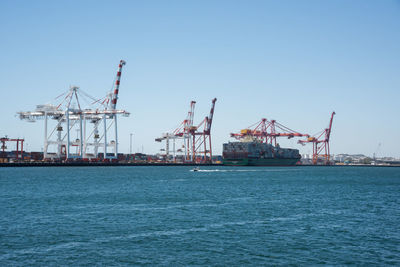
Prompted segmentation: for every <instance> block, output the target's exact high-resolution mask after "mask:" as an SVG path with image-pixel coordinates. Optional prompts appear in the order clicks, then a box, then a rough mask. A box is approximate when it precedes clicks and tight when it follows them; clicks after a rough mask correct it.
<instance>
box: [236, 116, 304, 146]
mask: <svg viewBox="0 0 400 267" xmlns="http://www.w3.org/2000/svg"><path fill="white" fill-rule="evenodd" d="M309 136H310V135H308V134H302V133H299V132H297V131H294V130H292V129H290V128H288V127H286V126H284V125H282V124H280V123H278V122H277V121H276V120H271V121H269V120H267V119H266V118H262V119H261V121H259V122H257V123H255V124H253V125H251V126H249V127H247V128H246V129H242V130H241V131H240V132H239V133H231V137H233V138H235V139H238V140H249V141H252V140H258V141H259V142H262V143H267V144H271V145H274V146H276V145H277V143H276V138H277V137H287V138H288V139H290V138H293V137H309Z"/></svg>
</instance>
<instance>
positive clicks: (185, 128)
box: [155, 98, 217, 163]
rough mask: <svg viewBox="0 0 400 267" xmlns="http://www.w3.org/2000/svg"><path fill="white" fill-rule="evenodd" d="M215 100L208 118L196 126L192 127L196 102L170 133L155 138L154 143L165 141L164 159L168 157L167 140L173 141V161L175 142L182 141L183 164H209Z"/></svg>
mask: <svg viewBox="0 0 400 267" xmlns="http://www.w3.org/2000/svg"><path fill="white" fill-rule="evenodd" d="M216 101H217V99H216V98H214V99H213V100H212V104H211V110H210V114H209V116H206V117H205V119H204V120H203V121H202V122H201V123H200V124H199V125H197V126H194V123H193V121H194V108H195V105H196V101H191V102H190V109H189V112H188V115H187V118H186V119H185V120H184V121H182V123H181V124H180V125H179V126H178V128H176V129H175V130H174V131H173V132H171V133H165V134H163V135H162V137H159V138H156V139H155V141H157V142H161V141H164V140H165V141H166V148H165V151H166V158H167V160H168V157H169V152H170V149H169V140H173V141H174V143H173V145H174V146H173V153H174V157H173V158H174V161H175V140H176V139H182V140H183V149H184V153H185V155H184V161H185V162H192V163H194V162H201V163H205V162H211V160H212V147H211V126H212V120H213V117H214V109H215V102H216Z"/></svg>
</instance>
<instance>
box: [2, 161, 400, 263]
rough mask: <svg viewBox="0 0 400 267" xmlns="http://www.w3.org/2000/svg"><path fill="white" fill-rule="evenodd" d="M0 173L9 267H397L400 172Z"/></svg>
mask: <svg viewBox="0 0 400 267" xmlns="http://www.w3.org/2000/svg"><path fill="white" fill-rule="evenodd" d="M192 168H193V167H172V166H171V167H35V168H1V169H0V265H1V266H8V265H17V266H18V265H19V266H33V265H51V266H57V265H74V266H75V265H88V266H91V265H110V266H113V265H149V266H154V265H162V266H191V265H196V266H203V265H206V266H210V265H218V266H251V265H254V266H257V265H288V264H294V265H316V264H328V265H352V264H355V265H386V264H393V265H400V168H378V167H281V168H279V167H257V168H254V167H253V168H252V167H201V168H200V171H195V172H194V171H191V170H192Z"/></svg>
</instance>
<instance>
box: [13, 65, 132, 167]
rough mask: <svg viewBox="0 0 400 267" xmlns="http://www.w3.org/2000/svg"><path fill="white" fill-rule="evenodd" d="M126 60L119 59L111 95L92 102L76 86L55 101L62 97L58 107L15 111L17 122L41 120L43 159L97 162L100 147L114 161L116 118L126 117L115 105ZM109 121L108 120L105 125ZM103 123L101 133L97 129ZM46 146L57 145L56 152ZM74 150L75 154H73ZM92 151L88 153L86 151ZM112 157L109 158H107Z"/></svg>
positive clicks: (115, 152) (44, 106)
mask: <svg viewBox="0 0 400 267" xmlns="http://www.w3.org/2000/svg"><path fill="white" fill-rule="evenodd" d="M124 65H125V61H123V60H121V61H120V62H119V65H118V71H117V75H116V78H115V84H114V85H113V88H112V92H111V93H109V94H107V96H106V97H105V98H104V99H103V100H101V99H95V98H94V97H92V96H90V95H88V94H87V93H85V92H84V91H83V90H81V89H80V88H79V87H77V86H71V87H70V89H69V91H67V92H65V93H63V94H61V95H60V96H58V97H57V98H56V99H59V98H61V97H64V98H63V99H62V101H61V103H59V104H58V105H51V104H46V105H38V106H37V107H36V109H35V110H34V111H28V112H18V114H19V117H20V119H23V120H28V121H35V120H37V119H44V151H43V156H44V159H45V160H46V159H56V160H59V159H66V160H71V159H88V158H90V159H93V160H97V159H98V157H99V156H98V155H99V153H98V150H99V148H103V155H104V156H103V158H104V159H105V160H109V159H116V158H117V155H118V127H117V115H120V114H122V115H123V116H129V112H127V111H125V110H117V109H116V104H117V99H118V91H119V85H120V79H121V71H122V67H123V66H124ZM80 98H83V99H85V98H86V100H88V99H89V101H86V102H92V106H93V105H94V104H96V105H97V106H96V107H92V108H84V107H82V106H81V104H82V103H81V101H80ZM49 118H50V119H53V120H54V121H55V122H56V126H55V127H54V128H53V130H52V131H51V132H50V134H49V133H48V128H49V120H48V119H49ZM108 121H111V122H110V123H108ZM87 122H90V123H92V124H93V128H92V131H91V132H90V133H89V134H88V132H89V131H88V129H87ZM101 122H103V130H101V129H99V126H100V123H101ZM112 124H114V138H115V140H111V141H108V131H109V129H110V127H111V126H112ZM74 129H75V130H76V131H77V135H78V136H77V137H76V139H75V140H73V138H72V132H73V130H74ZM49 146H56V153H50V151H49ZM110 147H111V148H113V150H114V151H113V153H108V148H110ZM74 148H75V152H74ZM90 148H92V151H91V152H92V153H93V154H90V153H89V152H88V150H89V149H90ZM109 154H111V155H109Z"/></svg>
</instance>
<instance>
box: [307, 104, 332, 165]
mask: <svg viewBox="0 0 400 267" xmlns="http://www.w3.org/2000/svg"><path fill="white" fill-rule="evenodd" d="M335 114H336V113H335V112H332V114H331V119H330V121H329V126H328V128H326V129H324V130H323V131H322V132H320V133H317V134H316V135H314V136H311V137H310V136H309V137H308V138H307V139H306V140H299V143H300V144H303V145H304V144H306V143H312V145H313V158H312V163H313V164H314V165H315V164H317V163H318V159H319V158H320V157H322V158H323V162H324V164H325V165H330V164H331V161H330V147H329V140H330V136H331V130H332V122H333V116H334V115H335Z"/></svg>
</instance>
